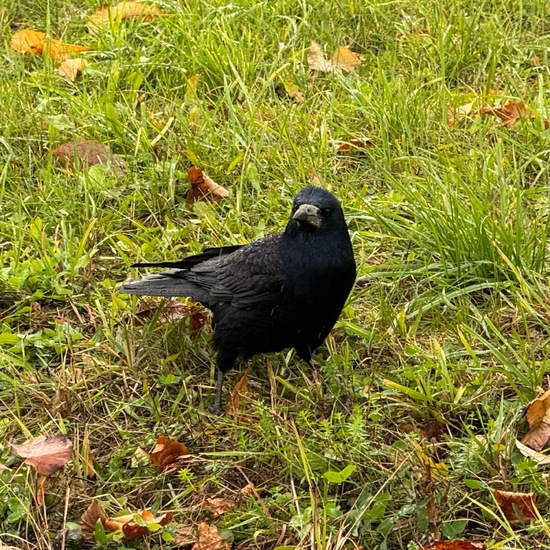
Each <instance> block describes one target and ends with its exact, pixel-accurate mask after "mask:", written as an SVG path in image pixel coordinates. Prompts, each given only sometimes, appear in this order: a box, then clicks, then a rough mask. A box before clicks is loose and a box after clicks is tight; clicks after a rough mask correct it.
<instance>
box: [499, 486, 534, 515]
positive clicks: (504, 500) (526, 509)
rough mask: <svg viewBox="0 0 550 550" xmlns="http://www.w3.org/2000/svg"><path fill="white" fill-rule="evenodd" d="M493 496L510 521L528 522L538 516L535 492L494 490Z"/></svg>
mask: <svg viewBox="0 0 550 550" xmlns="http://www.w3.org/2000/svg"><path fill="white" fill-rule="evenodd" d="M493 497H494V498H495V500H496V502H497V504H498V505H499V507H500V509H501V510H502V513H503V514H504V517H505V518H506V519H507V520H508V521H509V522H510V523H526V522H529V521H532V520H534V519H536V518H537V514H536V512H535V506H536V505H535V493H511V492H508V491H499V490H498V489H494V490H493Z"/></svg>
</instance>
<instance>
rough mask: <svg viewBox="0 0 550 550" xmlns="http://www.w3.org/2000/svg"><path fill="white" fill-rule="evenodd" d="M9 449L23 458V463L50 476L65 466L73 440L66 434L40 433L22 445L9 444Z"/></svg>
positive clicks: (43, 474)
mask: <svg viewBox="0 0 550 550" xmlns="http://www.w3.org/2000/svg"><path fill="white" fill-rule="evenodd" d="M11 450H12V452H13V453H14V454H16V455H17V456H20V457H21V458H24V459H25V464H29V465H30V466H32V467H33V468H34V469H35V470H36V471H37V472H38V473H39V474H40V475H42V476H50V475H52V474H53V473H54V472H57V470H59V469H61V468H63V466H65V464H66V463H67V461H68V460H69V458H70V457H71V453H72V451H73V442H72V441H71V439H70V438H69V437H68V436H66V435H54V436H53V437H46V436H44V435H41V436H39V437H35V438H34V439H29V440H28V441H26V442H25V443H23V444H22V445H11Z"/></svg>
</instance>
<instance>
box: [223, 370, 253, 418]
mask: <svg viewBox="0 0 550 550" xmlns="http://www.w3.org/2000/svg"><path fill="white" fill-rule="evenodd" d="M249 371H250V367H246V369H244V370H243V371H242V372H241V374H240V375H239V377H238V379H237V381H236V383H235V386H234V387H233V389H232V390H231V394H230V395H229V399H228V400H227V406H226V408H225V412H226V413H227V414H228V415H231V416H237V414H238V413H239V405H240V404H241V398H242V396H243V395H244V394H245V393H246V392H247V391H248V372H249Z"/></svg>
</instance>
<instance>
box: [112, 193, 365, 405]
mask: <svg viewBox="0 0 550 550" xmlns="http://www.w3.org/2000/svg"><path fill="white" fill-rule="evenodd" d="M132 267H169V268H172V269H170V270H169V271H163V272H161V273H158V274H156V275H149V276H148V277H145V278H144V279H141V280H140V281H134V282H131V283H128V284H125V285H124V286H123V287H122V291H123V292H127V293H128V294H140V295H147V296H167V297H170V296H189V297H190V298H192V299H193V300H196V301H197V302H199V303H201V304H202V305H204V306H206V307H207V308H208V309H210V310H212V312H213V314H214V315H213V326H214V337H213V342H214V348H215V349H216V350H217V359H216V366H217V384H216V398H215V402H214V410H215V411H216V412H217V413H220V412H221V396H222V384H223V377H224V373H225V372H226V371H228V370H229V369H231V368H232V367H233V366H234V364H235V361H236V360H237V358H239V357H242V358H244V359H248V358H250V357H252V356H253V355H256V354H258V353H269V352H275V351H281V350H283V349H285V348H294V349H295V350H296V352H297V353H298V355H299V357H300V358H301V359H303V360H304V361H306V362H307V363H308V364H309V365H310V366H311V354H312V353H313V352H314V351H315V350H316V349H317V348H318V347H319V346H320V345H321V344H322V343H323V341H324V340H325V338H326V337H327V335H328V333H329V332H330V330H331V329H332V327H333V326H334V323H336V320H337V319H338V316H339V315H340V312H341V311H342V308H343V307H344V303H345V301H346V298H347V297H348V295H349V293H350V291H351V289H352V287H353V283H354V281H355V260H354V258H353V250H352V247H351V242H350V238H349V233H348V230H347V227H346V222H345V220H344V214H343V212H342V208H341V206H340V203H339V202H338V200H337V199H336V198H335V197H334V195H332V194H331V193H329V192H328V191H326V190H324V189H321V188H319V187H306V188H305V189H302V190H301V191H300V192H299V193H298V194H297V195H296V197H295V198H294V204H293V206H292V213H291V215H290V219H289V220H288V224H287V226H286V228H285V230H284V231H283V232H281V233H276V234H274V235H269V236H267V237H264V238H263V239H260V240H258V241H254V242H252V243H250V244H247V245H236V246H223V247H220V248H207V249H205V250H204V251H203V252H202V253H201V254H197V255H196V256H190V257H188V258H184V259H183V260H180V261H175V262H158V263H152V264H148V263H138V264H134V265H133V266H132Z"/></svg>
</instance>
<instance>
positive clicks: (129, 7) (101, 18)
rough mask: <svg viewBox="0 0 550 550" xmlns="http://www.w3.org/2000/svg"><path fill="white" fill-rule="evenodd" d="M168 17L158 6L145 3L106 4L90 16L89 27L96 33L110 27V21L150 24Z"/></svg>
mask: <svg viewBox="0 0 550 550" xmlns="http://www.w3.org/2000/svg"><path fill="white" fill-rule="evenodd" d="M167 15H168V14H166V13H165V12H163V11H162V10H161V9H160V8H157V6H155V5H153V4H146V3H144V2H119V3H118V4H116V5H114V6H109V5H108V4H105V5H104V6H102V7H101V8H99V9H98V10H96V11H95V12H94V13H93V14H92V15H90V18H89V21H88V23H87V27H88V30H90V31H91V32H95V31H97V30H98V29H99V28H100V27H101V26H106V25H108V24H109V22H110V21H120V20H122V19H141V20H142V21H144V22H146V23H149V22H151V21H153V20H154V19H157V18H158V17H167Z"/></svg>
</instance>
